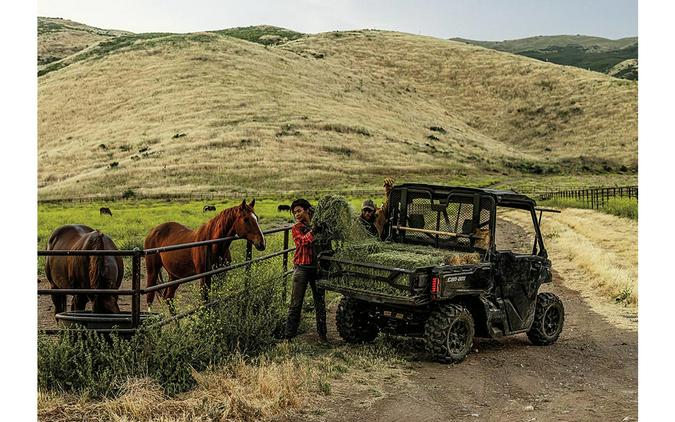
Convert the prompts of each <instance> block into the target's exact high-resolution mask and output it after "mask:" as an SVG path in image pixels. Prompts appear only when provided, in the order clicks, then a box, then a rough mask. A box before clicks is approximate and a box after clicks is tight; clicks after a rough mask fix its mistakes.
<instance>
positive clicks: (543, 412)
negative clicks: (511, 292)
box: [314, 274, 638, 422]
mask: <svg viewBox="0 0 675 422" xmlns="http://www.w3.org/2000/svg"><path fill="white" fill-rule="evenodd" d="M543 290H544V291H551V292H553V293H556V294H557V295H559V296H560V297H561V299H562V301H563V303H564V305H565V310H566V315H567V317H566V320H565V328H564V331H563V334H562V335H561V337H560V339H559V340H558V342H557V343H555V344H554V345H551V346H546V347H537V346H533V345H531V344H530V343H529V341H528V339H527V337H526V336H525V335H517V336H515V337H509V338H505V339H502V340H499V341H495V340H479V341H478V342H477V344H476V346H477V349H478V352H476V351H475V350H474V351H473V352H472V353H471V354H469V356H468V357H467V358H466V360H465V361H464V362H462V363H460V364H457V365H443V364H437V363H432V362H425V361H422V360H418V361H413V362H411V365H412V366H413V369H412V371H411V375H410V376H409V377H408V378H407V379H406V380H404V381H403V382H401V383H394V384H392V386H391V388H386V389H385V391H382V393H383V397H382V398H381V399H379V400H377V401H375V402H374V403H371V404H369V405H368V406H365V405H363V406H362V405H360V404H359V403H360V402H361V400H360V398H359V397H349V395H347V396H344V397H340V399H339V400H338V401H336V402H332V403H331V402H330V400H331V399H330V398H329V399H328V401H329V402H328V403H327V404H326V407H325V412H322V413H324V415H323V417H321V418H319V419H321V420H325V421H387V422H392V421H463V420H467V421H469V420H470V421H482V420H485V421H589V420H599V421H624V420H626V421H628V420H637V386H638V370H637V358H638V352H637V333H636V332H633V331H627V330H622V329H619V328H615V327H614V326H612V325H610V324H608V323H607V322H605V320H604V319H603V318H602V317H601V316H599V315H598V314H596V313H594V312H593V311H592V310H591V309H590V308H589V307H588V305H586V304H585V303H584V302H583V300H582V298H581V297H580V296H579V294H578V293H576V292H574V291H572V290H569V289H566V288H564V287H562V286H561V280H560V277H559V275H558V274H555V275H554V281H553V285H552V286H550V288H545V289H543ZM334 335H336V334H334ZM333 338H336V337H333ZM626 418H628V419H626ZM314 420H316V419H314Z"/></svg>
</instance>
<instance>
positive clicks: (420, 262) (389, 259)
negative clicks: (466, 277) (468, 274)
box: [330, 240, 480, 296]
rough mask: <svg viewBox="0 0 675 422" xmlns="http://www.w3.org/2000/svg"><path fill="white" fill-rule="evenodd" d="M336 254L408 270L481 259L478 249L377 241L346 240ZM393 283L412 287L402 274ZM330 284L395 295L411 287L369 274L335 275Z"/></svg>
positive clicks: (379, 273)
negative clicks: (463, 249)
mask: <svg viewBox="0 0 675 422" xmlns="http://www.w3.org/2000/svg"><path fill="white" fill-rule="evenodd" d="M334 257H335V258H337V259H341V260H349V261H357V262H364V263H371V264H379V265H384V266H387V267H392V268H401V269H406V270H415V269H419V268H423V267H432V266H437V265H463V264H475V263H478V262H480V255H479V254H478V253H475V252H474V253H466V252H457V251H448V250H443V249H437V248H434V247H431V246H422V245H410V244H404V243H393V242H379V241H376V240H371V241H361V242H355V243H346V244H345V245H343V247H342V248H341V249H338V250H336V252H335V255H334ZM333 269H334V270H336V271H338V270H339V269H342V270H343V271H350V270H351V271H356V270H358V271H359V272H362V273H366V274H369V275H372V276H379V277H387V276H388V275H389V274H390V273H389V271H387V270H378V269H375V268H364V267H357V266H350V265H348V264H339V266H337V265H336V266H334V267H333ZM393 283H394V284H396V285H400V286H404V287H406V288H407V287H408V286H409V279H408V275H407V274H402V275H399V276H398V277H396V278H395V279H394V280H393ZM330 284H332V285H334V286H336V287H348V288H351V289H357V290H364V291H369V292H377V293H382V294H386V295H393V296H408V295H409V294H410V292H409V290H408V289H406V290H402V289H397V288H396V287H394V286H392V285H390V284H389V283H387V282H386V281H380V280H375V279H370V278H367V277H358V276H340V275H335V276H333V277H331V278H330Z"/></svg>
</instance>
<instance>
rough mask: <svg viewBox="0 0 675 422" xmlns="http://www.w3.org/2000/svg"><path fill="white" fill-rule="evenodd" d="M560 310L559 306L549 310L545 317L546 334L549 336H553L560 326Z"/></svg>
mask: <svg viewBox="0 0 675 422" xmlns="http://www.w3.org/2000/svg"><path fill="white" fill-rule="evenodd" d="M560 315H561V314H560V309H558V307H557V306H552V307H550V308H548V310H547V311H546V314H545V315H544V327H543V328H544V333H545V334H546V335H547V336H549V337H550V336H553V335H554V334H555V333H556V331H558V327H559V326H560Z"/></svg>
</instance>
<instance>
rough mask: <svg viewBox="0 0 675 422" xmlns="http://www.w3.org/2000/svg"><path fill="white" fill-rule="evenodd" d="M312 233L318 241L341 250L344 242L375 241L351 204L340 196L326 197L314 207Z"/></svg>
mask: <svg viewBox="0 0 675 422" xmlns="http://www.w3.org/2000/svg"><path fill="white" fill-rule="evenodd" d="M312 231H313V232H314V238H315V239H316V241H317V242H318V243H319V244H321V245H323V244H332V245H333V247H334V248H336V249H340V248H341V247H342V246H343V243H344V242H357V241H361V240H368V239H374V236H373V235H371V234H370V233H368V232H367V231H366V230H365V229H364V227H363V225H361V223H359V222H358V216H357V214H356V212H355V211H354V209H353V208H352V206H351V205H349V202H347V200H346V199H345V198H344V197H343V196H340V195H326V196H324V197H323V198H321V199H319V202H318V203H317V204H316V206H315V207H314V215H313V217H312Z"/></svg>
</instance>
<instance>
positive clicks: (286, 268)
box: [282, 229, 289, 303]
mask: <svg viewBox="0 0 675 422" xmlns="http://www.w3.org/2000/svg"><path fill="white" fill-rule="evenodd" d="M288 232H289V229H286V230H284V250H286V249H288ZM283 256H284V259H283V269H284V276H283V277H282V279H283V280H284V291H283V296H282V299H283V303H286V295H287V290H288V281H287V280H286V272H287V271H288V252H284V255H283Z"/></svg>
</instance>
